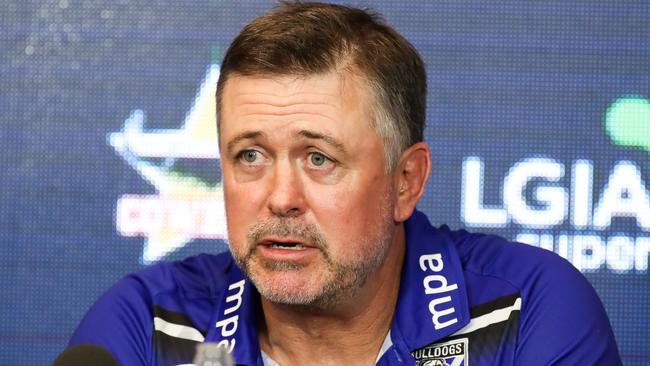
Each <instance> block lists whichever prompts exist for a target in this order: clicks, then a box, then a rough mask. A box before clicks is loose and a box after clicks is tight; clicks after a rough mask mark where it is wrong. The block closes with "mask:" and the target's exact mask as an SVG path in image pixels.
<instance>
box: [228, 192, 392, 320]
mask: <svg viewBox="0 0 650 366" xmlns="http://www.w3.org/2000/svg"><path fill="white" fill-rule="evenodd" d="M382 206H383V205H382ZM385 209H386V207H382V215H381V216H382V217H381V222H378V223H377V225H376V228H377V230H376V231H375V233H376V235H373V236H370V237H368V238H365V239H363V241H362V242H361V243H352V244H350V245H354V246H356V247H357V248H359V250H358V251H357V252H356V253H355V254H357V257H355V258H352V259H351V260H350V261H344V260H335V259H333V258H332V255H331V252H330V250H329V245H328V243H327V242H326V241H325V239H324V236H323V235H322V234H321V231H320V230H319V229H318V227H316V226H315V225H311V224H303V223H300V222H298V221H296V220H297V219H294V218H276V219H271V220H267V221H264V222H261V223H258V224H256V225H254V226H253V227H251V228H250V229H249V231H248V234H247V245H246V248H247V251H246V252H245V253H241V252H237V251H235V250H233V251H232V252H233V258H234V259H235V262H236V263H237V265H238V266H239V267H240V268H241V269H242V271H243V272H244V273H245V274H246V275H247V276H248V277H249V278H250V279H251V281H252V282H253V284H254V285H255V287H256V288H257V290H258V291H259V293H260V294H261V295H262V297H264V298H265V299H267V300H268V301H270V302H273V303H277V304H284V305H296V306H301V307H307V308H315V309H322V310H328V309H331V308H333V307H335V306H336V305H338V304H340V303H342V302H344V301H346V300H350V299H353V298H354V297H355V295H356V294H357V293H358V291H359V290H360V289H361V288H363V286H364V285H365V284H366V282H367V280H368V278H369V277H370V275H371V274H373V273H375V272H376V271H377V269H378V268H379V267H380V266H381V265H382V264H383V262H384V260H385V259H386V256H387V253H388V249H389V247H390V244H391V242H392V235H393V230H392V228H391V226H392V225H393V220H392V216H390V218H389V217H388V216H387V215H386V214H385V212H383V211H384V210H385ZM267 235H269V236H279V237H286V236H290V237H292V238H296V239H300V240H301V241H304V242H305V243H308V244H309V245H311V246H313V247H314V248H316V249H318V250H319V251H320V253H321V255H322V258H323V263H324V264H325V270H324V271H323V273H316V274H312V275H311V278H307V279H306V281H307V284H306V285H305V286H304V287H305V289H304V290H299V291H296V290H295V289H292V288H290V286H289V285H287V284H286V283H278V282H279V281H273V280H271V279H269V278H268V277H267V276H266V275H265V274H266V273H269V272H284V273H287V274H290V273H291V272H294V273H293V274H295V275H298V272H299V271H301V270H303V269H304V268H305V265H303V264H300V263H296V262H291V261H268V260H265V259H264V258H262V257H260V256H259V255H258V252H257V243H258V242H259V240H260V239H261V238H262V237H263V236H267Z"/></svg>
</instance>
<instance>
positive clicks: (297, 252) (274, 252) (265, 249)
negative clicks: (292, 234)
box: [257, 237, 319, 262]
mask: <svg viewBox="0 0 650 366" xmlns="http://www.w3.org/2000/svg"><path fill="white" fill-rule="evenodd" d="M278 243H279V244H282V243H286V244H298V245H300V246H301V247H302V248H301V249H287V248H282V247H277V246H272V245H273V244H278ZM257 249H258V251H259V253H260V254H261V255H262V257H264V258H265V259H267V260H271V261H274V260H276V261H292V262H302V261H305V260H307V259H309V257H311V256H313V255H316V254H318V252H319V250H318V248H316V247H314V246H313V245H311V244H309V243H305V242H304V241H303V240H301V239H298V238H286V237H283V238H280V237H264V238H262V239H261V240H260V241H259V242H258V243H257Z"/></svg>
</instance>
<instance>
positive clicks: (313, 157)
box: [309, 152, 330, 167]
mask: <svg viewBox="0 0 650 366" xmlns="http://www.w3.org/2000/svg"><path fill="white" fill-rule="evenodd" d="M329 160H330V159H329V158H328V157H327V156H325V155H323V154H321V153H318V152H312V153H310V154H309V162H310V163H311V164H312V165H313V166H316V167H322V166H323V165H325V164H327V162H328V161H329Z"/></svg>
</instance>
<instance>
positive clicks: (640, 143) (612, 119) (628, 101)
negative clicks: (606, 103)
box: [605, 96, 650, 154]
mask: <svg viewBox="0 0 650 366" xmlns="http://www.w3.org/2000/svg"><path fill="white" fill-rule="evenodd" d="M605 129H606V130H607V134H608V135H609V138H611V139H612V141H613V142H614V143H615V144H616V145H619V146H626V147H633V148H639V149H643V150H645V151H646V152H647V153H648V154H650V100H648V99H646V98H644V97H642V96H628V97H624V98H620V99H617V100H616V101H615V102H614V103H612V105H611V106H610V107H609V109H607V112H606V113H605Z"/></svg>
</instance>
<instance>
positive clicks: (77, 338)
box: [70, 211, 622, 366]
mask: <svg viewBox="0 0 650 366" xmlns="http://www.w3.org/2000/svg"><path fill="white" fill-rule="evenodd" d="M405 229H406V230H405V231H406V256H405V260H404V266H403V268H402V278H401V284H400V291H399V299H398V303H397V308H396V310H395V314H394V317H393V320H392V324H391V327H390V330H389V333H388V335H387V336H386V338H385V340H384V343H383V345H382V347H381V350H380V352H379V354H378V355H377V362H376V364H377V365H379V366H387V365H422V366H434V365H440V366H445V365H452V366H461V365H463V366H468V365H472V366H483V365H549V364H552V365H621V364H622V363H621V361H620V356H619V354H618V349H617V347H616V343H615V340H614V336H613V333H612V330H611V326H610V324H609V320H608V319H607V316H606V314H605V310H604V309H603V306H602V304H601V302H600V300H599V299H598V296H597V295H596V293H595V291H594V289H593V288H592V287H591V285H590V284H589V283H588V282H587V280H586V279H585V278H584V277H583V276H582V274H580V272H578V271H577V270H576V269H575V268H574V267H573V266H572V265H571V264H570V263H569V262H567V261H566V260H564V259H562V258H561V257H559V256H557V255H556V254H554V253H552V252H549V251H546V250H543V249H539V248H535V247H531V246H528V245H525V244H520V243H512V242H509V241H507V240H505V239H503V238H500V237H497V236H490V235H482V234H471V233H468V232H466V231H463V230H460V231H451V230H450V229H449V228H447V227H446V226H442V227H440V228H434V227H432V226H431V225H430V223H429V221H428V219H427V217H426V216H425V215H424V214H422V213H421V212H418V211H416V212H415V213H414V214H413V216H412V217H411V218H410V219H409V220H407V222H406V224H405ZM261 317H262V314H261V306H260V300H259V294H258V293H257V291H256V289H255V287H254V286H253V284H252V283H251V282H250V280H249V279H248V278H246V276H245V275H244V274H243V273H242V272H241V271H240V270H239V268H238V267H237V266H236V265H235V264H234V262H233V259H232V257H231V255H230V253H222V254H219V255H208V254H203V255H199V256H196V257H192V258H188V259H186V260H184V261H180V262H173V263H160V264H157V265H154V266H151V267H149V268H147V269H145V270H143V271H141V272H138V273H135V274H131V275H129V276H127V277H125V278H124V279H122V280H121V281H120V282H118V283H117V284H116V285H115V286H114V287H113V288H111V289H110V290H109V291H108V292H107V293H106V294H105V295H104V296H103V297H101V298H100V299H99V300H98V301H97V303H96V304H95V305H94V306H93V307H92V308H91V309H90V310H89V312H88V314H87V315H86V316H85V318H84V319H83V320H82V322H81V324H80V325H79V327H78V329H77V330H76V332H75V333H74V335H73V336H72V339H71V341H70V345H75V344H79V343H93V344H98V345H101V346H103V347H105V348H106V349H107V350H109V351H110V352H111V353H112V354H113V355H114V356H115V358H116V359H117V360H118V361H119V362H120V363H121V364H122V365H180V364H187V363H191V361H192V358H193V355H194V347H195V345H196V344H197V343H198V342H218V343H220V344H221V345H223V346H224V347H226V348H227V349H228V350H229V351H230V352H231V354H232V355H233V357H234V359H235V361H236V363H237V364H238V365H259V366H261V365H264V364H265V362H266V364H267V365H268V364H271V363H272V360H269V359H268V357H267V356H266V355H265V354H263V353H262V352H261V350H260V346H259V342H258V338H257V324H258V321H259V319H261Z"/></svg>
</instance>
